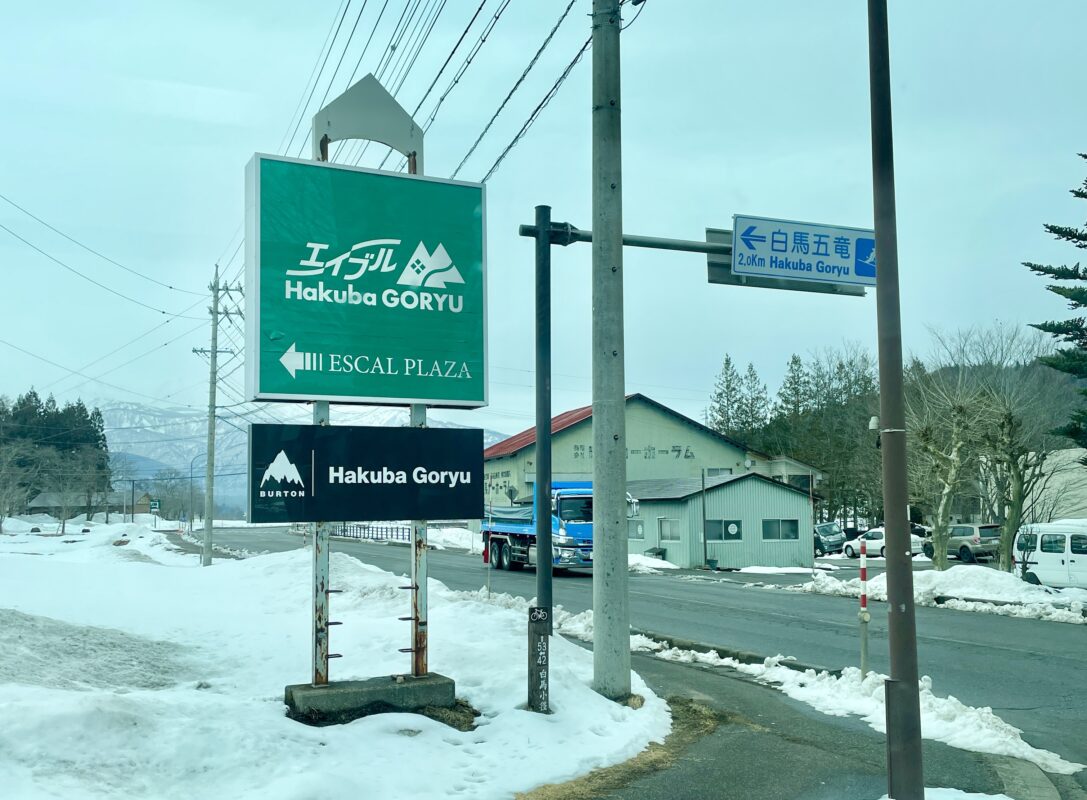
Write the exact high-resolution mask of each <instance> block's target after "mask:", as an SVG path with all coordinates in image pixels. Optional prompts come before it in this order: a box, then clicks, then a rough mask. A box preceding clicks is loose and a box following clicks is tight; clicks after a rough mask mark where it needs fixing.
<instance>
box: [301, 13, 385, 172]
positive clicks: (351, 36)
mask: <svg viewBox="0 0 1087 800" xmlns="http://www.w3.org/2000/svg"><path fill="white" fill-rule="evenodd" d="M369 2H370V0H362V7H361V8H360V9H359V13H358V16H356V17H355V24H354V25H352V26H351V33H349V34H347V41H346V42H344V45H343V51H342V52H341V53H340V60H339V61H337V62H336V68H335V69H334V70H332V77H331V78H329V79H328V85H327V86H326V87H325V93H324V94H323V95H322V96H321V102H320V103H318V104H317V109H318V110H320V109H322V108H324V107H325V101H326V100H328V93H329V92H330V91H332V84H333V83H335V82H336V76H337V75H339V74H340V67H341V66H342V65H343V57H344V56H346V55H347V50H348V48H349V47H351V40H352V39H354V38H355V30H356V29H357V28H358V27H359V20H361V19H362V13H363V12H364V11H365V10H366V6H367V4H368V3H369ZM330 52H331V50H330ZM302 149H303V150H305V142H303V144H302ZM298 155H299V156H301V155H302V153H301V152H300V153H299V154H298Z"/></svg>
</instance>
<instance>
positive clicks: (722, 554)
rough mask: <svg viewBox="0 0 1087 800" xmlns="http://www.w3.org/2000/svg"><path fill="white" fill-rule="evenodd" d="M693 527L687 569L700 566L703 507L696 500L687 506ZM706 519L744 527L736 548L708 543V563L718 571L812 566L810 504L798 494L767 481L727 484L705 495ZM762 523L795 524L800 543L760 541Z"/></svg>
mask: <svg viewBox="0 0 1087 800" xmlns="http://www.w3.org/2000/svg"><path fill="white" fill-rule="evenodd" d="M688 504H689V506H690V508H691V515H692V516H693V517H695V524H694V526H692V531H693V535H692V537H691V538H692V540H693V541H692V547H691V552H692V553H694V551H696V550H697V557H696V558H693V559H692V562H691V563H692V564H695V565H697V564H701V563H702V532H701V527H702V519H701V517H702V506H701V501H700V499H699V498H698V497H697V496H695V497H693V498H690V499H689V500H688ZM706 518H707V519H738V520H741V521H742V522H743V525H742V528H743V531H742V535H743V538H742V539H741V541H739V542H714V541H711V542H709V543H708V545H707V547H708V550H709V557H710V558H716V559H717V564H718V566H720V567H750V566H763V567H810V566H811V565H812V551H813V548H814V543H813V541H812V536H813V530H812V518H811V502H810V501H809V499H808V498H807V497H805V496H804V495H802V494H800V493H799V492H795V491H792V490H790V489H786V488H785V487H783V486H777V485H776V484H773V483H767V482H766V481H762V480H756V479H748V480H745V481H740V482H739V483H736V484H732V485H729V484H726V485H724V486H721V487H718V488H717V489H711V490H710V491H708V492H707V493H706ZM764 519H795V520H798V521H799V528H800V538H799V539H785V540H764V539H763V538H762V521H763V520H764Z"/></svg>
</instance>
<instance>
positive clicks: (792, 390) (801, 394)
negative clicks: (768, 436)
mask: <svg viewBox="0 0 1087 800" xmlns="http://www.w3.org/2000/svg"><path fill="white" fill-rule="evenodd" d="M811 404H812V395H811V377H810V376H809V375H808V371H807V369H805V368H804V362H803V361H801V360H800V356H798V355H796V354H795V353H794V354H793V355H792V357H790V358H789V366H788V367H786V368H785V377H784V379H782V381H781V388H780V389H778V396H777V406H776V408H775V409H774V415H775V416H778V417H785V418H795V417H799V416H800V415H801V414H803V413H804V412H805V411H807V410H808V409H810V408H811Z"/></svg>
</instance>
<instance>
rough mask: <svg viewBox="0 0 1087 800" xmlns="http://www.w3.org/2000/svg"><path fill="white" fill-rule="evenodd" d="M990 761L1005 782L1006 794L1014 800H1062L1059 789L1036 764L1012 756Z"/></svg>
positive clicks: (993, 758)
mask: <svg viewBox="0 0 1087 800" xmlns="http://www.w3.org/2000/svg"><path fill="white" fill-rule="evenodd" d="M989 760H990V761H991V762H992V765H993V769H995V770H996V774H997V775H999V776H1000V780H1001V781H1003V782H1004V793H1005V794H1007V795H1008V797H1011V798H1013V800H1061V793H1060V792H1059V791H1057V787H1056V786H1054V785H1053V782H1052V781H1051V780H1049V777H1048V776H1047V775H1046V774H1045V773H1044V772H1043V771H1042V770H1041V768H1040V767H1038V766H1037V765H1036V764H1032V763H1030V762H1029V761H1023V760H1022V759H1019V758H1012V757H1011V756H989Z"/></svg>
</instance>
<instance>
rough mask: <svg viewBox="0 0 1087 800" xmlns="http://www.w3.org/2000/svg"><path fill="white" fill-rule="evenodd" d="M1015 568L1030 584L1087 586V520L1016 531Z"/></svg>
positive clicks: (1063, 521) (1068, 521)
mask: <svg viewBox="0 0 1087 800" xmlns="http://www.w3.org/2000/svg"><path fill="white" fill-rule="evenodd" d="M1012 569H1013V571H1014V572H1015V574H1016V575H1018V576H1019V577H1021V578H1025V579H1026V581H1027V582H1028V583H1034V584H1042V585H1045V586H1053V587H1056V588H1067V587H1079V588H1084V589H1087V520H1060V521H1058V522H1044V523H1037V524H1033V525H1024V526H1023V527H1022V528H1020V529H1019V532H1018V533H1016V534H1015V543H1014V545H1013V547H1012Z"/></svg>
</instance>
